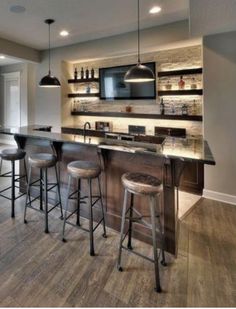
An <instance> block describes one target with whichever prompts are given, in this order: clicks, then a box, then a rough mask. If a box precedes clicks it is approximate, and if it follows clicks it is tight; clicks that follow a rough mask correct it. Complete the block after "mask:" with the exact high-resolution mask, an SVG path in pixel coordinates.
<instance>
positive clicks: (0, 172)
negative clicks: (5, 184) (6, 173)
mask: <svg viewBox="0 0 236 309" xmlns="http://www.w3.org/2000/svg"><path fill="white" fill-rule="evenodd" d="M1 174H2V158H0V175H1Z"/></svg>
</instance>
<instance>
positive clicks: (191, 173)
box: [180, 162, 204, 194]
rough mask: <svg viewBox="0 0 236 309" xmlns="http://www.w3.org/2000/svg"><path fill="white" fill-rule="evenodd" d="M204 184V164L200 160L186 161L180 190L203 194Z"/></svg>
mask: <svg viewBox="0 0 236 309" xmlns="http://www.w3.org/2000/svg"><path fill="white" fill-rule="evenodd" d="M203 186H204V165H203V164H202V163H199V162H186V166H185V168H184V171H183V175H182V176H181V180H180V190H183V191H186V192H190V193H196V194H202V190H203Z"/></svg>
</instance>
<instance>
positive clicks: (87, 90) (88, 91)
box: [86, 84, 91, 93]
mask: <svg viewBox="0 0 236 309" xmlns="http://www.w3.org/2000/svg"><path fill="white" fill-rule="evenodd" d="M86 93H91V87H90V84H88V85H87V86H86Z"/></svg>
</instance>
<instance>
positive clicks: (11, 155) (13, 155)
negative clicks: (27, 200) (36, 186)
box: [0, 148, 27, 218]
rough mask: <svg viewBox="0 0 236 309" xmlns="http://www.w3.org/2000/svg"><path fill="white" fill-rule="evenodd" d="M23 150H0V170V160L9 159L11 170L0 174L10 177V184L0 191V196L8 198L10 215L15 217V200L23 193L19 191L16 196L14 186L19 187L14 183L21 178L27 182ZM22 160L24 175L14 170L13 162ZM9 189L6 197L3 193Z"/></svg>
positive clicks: (0, 166)
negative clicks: (8, 194)
mask: <svg viewBox="0 0 236 309" xmlns="http://www.w3.org/2000/svg"><path fill="white" fill-rule="evenodd" d="M25 154H26V153H25V151H23V150H21V149H18V148H10V149H4V150H2V151H1V152H0V158H1V162H0V168H1V171H2V162H3V161H4V160H5V161H10V162H11V171H9V172H6V173H3V174H0V177H7V178H11V185H10V186H9V187H7V188H4V189H3V190H1V191H0V196H1V197H4V198H6V199H8V200H10V201H11V217H12V218H14V217H15V201H16V200H17V199H18V198H20V197H22V196H23V195H24V194H25V193H21V194H19V195H18V196H16V190H15V189H16V188H20V187H19V186H18V185H17V184H16V183H19V182H20V180H21V179H23V178H25V180H26V182H27V172H26V164H25ZM20 160H24V169H25V174H24V175H19V174H16V172H15V162H16V161H20ZM8 190H11V197H8V196H7V195H5V194H3V193H5V192H6V191H8Z"/></svg>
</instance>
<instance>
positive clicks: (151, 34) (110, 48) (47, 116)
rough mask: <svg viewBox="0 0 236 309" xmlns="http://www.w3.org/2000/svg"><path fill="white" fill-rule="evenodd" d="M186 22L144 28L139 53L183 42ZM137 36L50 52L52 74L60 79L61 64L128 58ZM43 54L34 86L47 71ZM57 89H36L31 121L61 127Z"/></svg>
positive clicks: (135, 34)
mask: <svg viewBox="0 0 236 309" xmlns="http://www.w3.org/2000/svg"><path fill="white" fill-rule="evenodd" d="M188 30H189V29H188V21H181V22H177V23H173V24H169V25H164V26H159V27H154V28H150V29H145V30H143V31H142V34H141V48H142V53H145V52H150V51H155V50H157V49H158V48H160V47H161V46H164V45H168V44H170V43H174V42H179V41H184V40H187V39H188V38H189V37H188ZM136 48H137V33H136V32H130V33H127V34H123V35H118V36H113V37H109V38H104V39H100V40H94V41H89V42H85V43H79V44H75V45H71V46H66V47H62V48H56V49H53V50H52V73H53V74H54V75H55V76H57V77H59V78H60V80H63V79H64V76H63V74H62V70H61V69H62V61H63V60H66V61H82V60H83V61H86V60H89V59H90V60H92V59H94V60H95V59H103V58H108V57H115V56H122V55H130V54H134V53H135V52H136ZM47 66H48V56H47V52H43V53H42V62H41V63H40V65H39V66H38V70H37V83H38V82H39V81H40V79H41V78H42V76H44V75H45V74H46V73H47V71H48V67H47ZM61 114H62V113H61V90H60V89H42V88H39V87H38V88H36V104H35V122H36V123H37V124H43V125H53V126H54V127H56V128H60V127H61Z"/></svg>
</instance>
